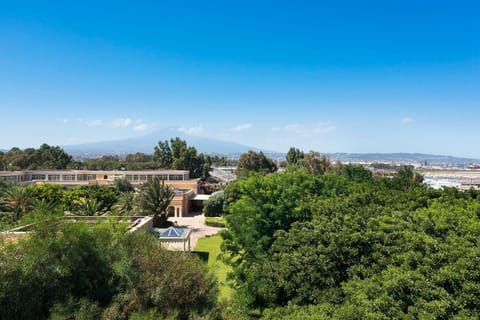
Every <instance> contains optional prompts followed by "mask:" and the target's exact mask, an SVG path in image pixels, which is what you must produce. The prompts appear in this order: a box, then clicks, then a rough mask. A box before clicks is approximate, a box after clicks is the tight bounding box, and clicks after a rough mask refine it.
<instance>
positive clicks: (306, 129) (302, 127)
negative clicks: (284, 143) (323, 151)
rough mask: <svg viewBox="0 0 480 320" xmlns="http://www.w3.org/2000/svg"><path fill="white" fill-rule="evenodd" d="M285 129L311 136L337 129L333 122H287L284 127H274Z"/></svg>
mask: <svg viewBox="0 0 480 320" xmlns="http://www.w3.org/2000/svg"><path fill="white" fill-rule="evenodd" d="M281 130H283V131H285V132H287V133H293V134H296V135H299V136H304V137H310V136H315V135H319V134H326V133H330V132H333V131H335V130H337V128H336V127H335V126H334V125H333V124H332V123H331V122H318V123H315V124H299V123H293V124H287V125H286V126H285V127H283V128H272V131H281Z"/></svg>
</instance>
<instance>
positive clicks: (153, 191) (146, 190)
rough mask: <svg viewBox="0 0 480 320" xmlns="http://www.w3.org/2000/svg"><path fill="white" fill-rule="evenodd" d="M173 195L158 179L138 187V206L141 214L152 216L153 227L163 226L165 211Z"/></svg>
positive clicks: (165, 216)
mask: <svg viewBox="0 0 480 320" xmlns="http://www.w3.org/2000/svg"><path fill="white" fill-rule="evenodd" d="M174 195H175V193H174V192H173V191H172V190H171V189H170V188H169V187H168V185H166V184H165V183H164V182H163V181H162V180H160V179H159V178H158V177H155V178H153V179H152V180H150V181H147V182H145V183H144V184H142V186H141V187H140V193H139V195H138V205H139V207H140V210H141V212H142V213H143V214H145V215H149V216H153V225H154V226H162V225H165V223H166V222H167V219H168V213H167V209H168V207H169V205H170V202H171V201H172V199H173V196H174Z"/></svg>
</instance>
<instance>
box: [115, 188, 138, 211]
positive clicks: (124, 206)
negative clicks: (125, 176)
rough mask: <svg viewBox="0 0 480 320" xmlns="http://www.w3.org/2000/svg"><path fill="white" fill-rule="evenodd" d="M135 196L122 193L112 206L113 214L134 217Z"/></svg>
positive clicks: (131, 193) (129, 193) (130, 193)
mask: <svg viewBox="0 0 480 320" xmlns="http://www.w3.org/2000/svg"><path fill="white" fill-rule="evenodd" d="M134 208H135V194H134V193H133V192H124V193H122V194H120V197H119V198H118V201H117V202H116V203H115V204H114V205H113V208H112V209H113V212H114V213H115V214H118V215H120V216H125V215H134V214H133V210H134Z"/></svg>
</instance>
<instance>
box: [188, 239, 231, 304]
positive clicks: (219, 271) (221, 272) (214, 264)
mask: <svg viewBox="0 0 480 320" xmlns="http://www.w3.org/2000/svg"><path fill="white" fill-rule="evenodd" d="M222 241H223V240H222V237H221V236H220V235H215V236H211V237H206V238H202V239H199V240H198V243H197V246H196V247H195V252H196V253H197V254H199V256H200V257H201V256H206V254H205V253H208V266H209V267H210V269H211V270H212V272H213V273H214V274H215V275H216V276H217V279H218V283H219V289H220V295H219V300H228V301H229V300H231V297H232V295H233V289H232V288H231V287H230V286H229V285H228V284H227V273H228V272H230V271H231V267H230V266H228V265H226V264H225V263H223V262H222V261H221V260H219V259H217V257H218V255H219V254H220V252H221V251H220V245H221V244H222Z"/></svg>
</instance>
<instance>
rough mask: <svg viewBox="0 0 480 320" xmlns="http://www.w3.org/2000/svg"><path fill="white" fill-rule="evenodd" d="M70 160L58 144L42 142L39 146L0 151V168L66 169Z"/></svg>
mask: <svg viewBox="0 0 480 320" xmlns="http://www.w3.org/2000/svg"><path fill="white" fill-rule="evenodd" d="M71 162H72V157H71V156H70V155H68V154H67V153H65V152H64V151H63V149H61V148H60V147H58V146H55V147H53V146H49V145H48V144H42V145H41V146H40V148H38V149H34V148H27V149H25V150H21V149H19V148H12V149H11V150H9V151H7V152H5V153H3V152H0V165H1V166H2V167H1V168H0V170H21V169H66V168H67V167H68V165H69V164H70V163H71Z"/></svg>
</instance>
